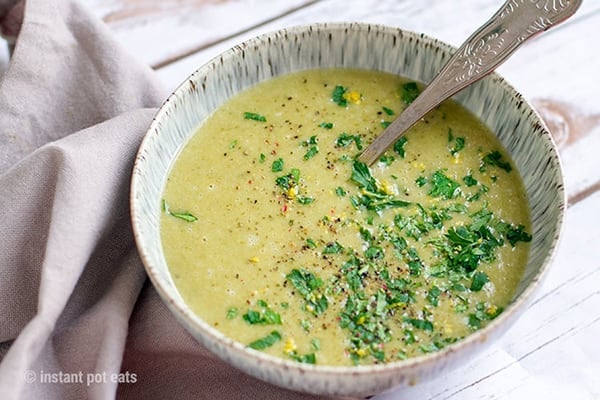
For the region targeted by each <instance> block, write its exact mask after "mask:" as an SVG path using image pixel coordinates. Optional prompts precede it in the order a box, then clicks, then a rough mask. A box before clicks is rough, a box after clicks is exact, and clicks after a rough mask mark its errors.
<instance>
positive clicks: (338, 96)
mask: <svg viewBox="0 0 600 400" xmlns="http://www.w3.org/2000/svg"><path fill="white" fill-rule="evenodd" d="M347 90H348V89H347V88H345V87H343V86H339V85H338V86H336V87H335V88H334V89H333V92H332V93H331V100H332V101H333V102H334V103H335V104H337V105H338V106H340V107H346V106H347V105H348V100H346V97H345V96H344V95H345V94H346V91H347Z"/></svg>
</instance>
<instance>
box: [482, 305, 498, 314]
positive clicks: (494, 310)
mask: <svg viewBox="0 0 600 400" xmlns="http://www.w3.org/2000/svg"><path fill="white" fill-rule="evenodd" d="M485 312H486V313H487V314H488V315H496V313H497V312H498V307H496V306H495V305H493V304H492V305H491V306H489V307H488V308H487V310H485Z"/></svg>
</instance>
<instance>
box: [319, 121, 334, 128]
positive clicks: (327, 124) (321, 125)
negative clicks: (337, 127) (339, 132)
mask: <svg viewBox="0 0 600 400" xmlns="http://www.w3.org/2000/svg"><path fill="white" fill-rule="evenodd" d="M319 127H321V128H323V129H333V123H331V122H321V123H320V124H319Z"/></svg>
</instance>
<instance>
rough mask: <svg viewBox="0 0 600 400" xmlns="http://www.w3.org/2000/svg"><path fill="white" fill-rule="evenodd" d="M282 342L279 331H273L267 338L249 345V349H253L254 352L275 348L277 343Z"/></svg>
mask: <svg viewBox="0 0 600 400" xmlns="http://www.w3.org/2000/svg"><path fill="white" fill-rule="evenodd" d="M280 340H281V333H279V331H272V332H271V333H270V334H268V335H267V336H265V337H263V338H260V339H258V340H255V341H254V342H252V343H250V344H249V345H248V347H250V348H251V349H254V350H264V349H266V348H268V347H271V346H273V345H274V344H275V343H277V342H279V341H280Z"/></svg>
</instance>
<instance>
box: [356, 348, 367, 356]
mask: <svg viewBox="0 0 600 400" xmlns="http://www.w3.org/2000/svg"><path fill="white" fill-rule="evenodd" d="M356 355H357V356H359V357H364V356H366V355H367V350H366V349H358V350H356Z"/></svg>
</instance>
